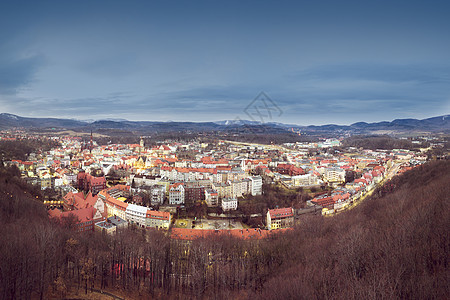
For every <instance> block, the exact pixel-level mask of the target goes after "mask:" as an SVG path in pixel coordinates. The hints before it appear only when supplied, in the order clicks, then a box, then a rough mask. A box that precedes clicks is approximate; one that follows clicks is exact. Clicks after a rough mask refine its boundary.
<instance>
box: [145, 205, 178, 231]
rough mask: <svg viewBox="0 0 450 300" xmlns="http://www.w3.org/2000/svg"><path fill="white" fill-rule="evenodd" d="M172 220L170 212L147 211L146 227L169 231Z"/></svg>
mask: <svg viewBox="0 0 450 300" xmlns="http://www.w3.org/2000/svg"><path fill="white" fill-rule="evenodd" d="M171 222H172V218H171V215H170V213H169V212H166V211H156V210H150V209H147V212H146V218H145V226H146V227H147V228H157V229H169V227H170V223H171Z"/></svg>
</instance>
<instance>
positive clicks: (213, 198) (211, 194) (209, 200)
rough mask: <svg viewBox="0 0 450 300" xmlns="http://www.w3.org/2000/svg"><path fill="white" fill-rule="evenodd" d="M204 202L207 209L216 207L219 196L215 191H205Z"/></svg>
mask: <svg viewBox="0 0 450 300" xmlns="http://www.w3.org/2000/svg"><path fill="white" fill-rule="evenodd" d="M205 201H206V204H207V205H208V206H209V207H216V206H217V205H219V194H218V193H217V191H216V190H213V189H206V190H205Z"/></svg>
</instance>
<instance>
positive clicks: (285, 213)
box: [269, 207, 294, 219]
mask: <svg viewBox="0 0 450 300" xmlns="http://www.w3.org/2000/svg"><path fill="white" fill-rule="evenodd" d="M269 214H270V218H271V219H280V218H288V217H293V216H294V212H293V210H292V207H286V208H275V209H269Z"/></svg>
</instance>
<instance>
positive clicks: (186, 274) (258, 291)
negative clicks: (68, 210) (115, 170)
mask: <svg viewBox="0 0 450 300" xmlns="http://www.w3.org/2000/svg"><path fill="white" fill-rule="evenodd" d="M0 169H1V172H0V189H1V190H0V225H1V226H0V245H1V247H0V257H1V260H0V280H1V282H2V284H1V285H0V298H1V299H15V298H18V299H32V298H46V299H47V298H53V299H58V298H65V297H66V298H86V297H87V296H86V295H85V293H86V292H87V293H88V292H89V290H90V289H91V288H96V289H102V290H104V291H109V292H112V293H114V294H117V295H121V296H122V297H126V298H127V299H142V298H161V299H178V298H179V297H182V296H183V297H187V298H195V299H200V298H203V299H208V298H217V299H231V298H239V299H247V298H249V299H254V298H261V299H326V298H328V299H445V298H447V295H448V293H449V285H448V280H447V279H448V265H449V261H448V260H449V256H448V252H449V249H450V248H449V246H450V245H449V236H448V228H450V207H449V206H450V202H449V198H448V195H449V194H450V186H449V185H448V183H449V182H450V161H438V162H432V163H428V164H426V165H424V166H422V167H418V168H415V169H413V170H411V171H408V172H406V173H405V174H404V175H401V176H399V177H395V178H394V179H393V180H392V181H391V182H389V183H387V184H386V185H385V186H384V187H383V188H380V189H379V190H377V191H376V193H375V195H374V196H373V197H371V198H369V199H366V200H365V201H364V202H363V203H362V204H360V205H358V206H356V207H355V208H354V209H352V210H350V211H347V212H344V213H341V214H339V215H337V216H335V217H330V218H323V217H320V216H308V217H305V218H303V219H301V223H300V224H299V225H298V227H296V228H295V229H294V230H291V231H288V232H287V233H284V234H277V235H272V236H271V237H270V238H269V239H267V240H240V239H237V238H232V237H223V236H220V235H213V236H211V237H209V238H201V239H198V240H195V241H193V242H192V243H191V244H185V243H184V242H181V241H178V240H170V238H169V236H168V235H166V234H165V233H164V232H163V231H150V230H148V231H140V230H128V231H125V232H122V233H120V234H118V235H115V236H108V235H102V234H98V233H95V232H92V233H84V234H77V233H75V232H73V231H72V230H71V226H70V225H71V223H70V220H68V221H67V222H65V223H64V224H57V223H52V222H50V221H49V220H48V218H47V216H46V212H45V209H44V208H43V206H42V205H39V203H38V202H37V201H36V199H35V196H34V194H33V189H31V188H28V187H26V186H23V183H22V182H21V181H20V179H19V178H18V173H17V170H13V169H10V170H8V169H4V168H2V167H0ZM25 192H26V193H25ZM30 194H32V195H31V196H30ZM144 262H146V263H145V264H144ZM74 293H75V294H74Z"/></svg>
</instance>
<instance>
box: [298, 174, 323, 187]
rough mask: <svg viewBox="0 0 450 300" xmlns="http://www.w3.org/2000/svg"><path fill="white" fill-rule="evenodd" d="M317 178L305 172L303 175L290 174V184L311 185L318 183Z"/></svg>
mask: <svg viewBox="0 0 450 300" xmlns="http://www.w3.org/2000/svg"><path fill="white" fill-rule="evenodd" d="M319 183H320V181H319V178H318V177H317V176H316V175H314V174H311V173H310V174H305V175H297V176H292V185H293V186H296V187H297V186H311V185H317V184H319Z"/></svg>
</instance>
